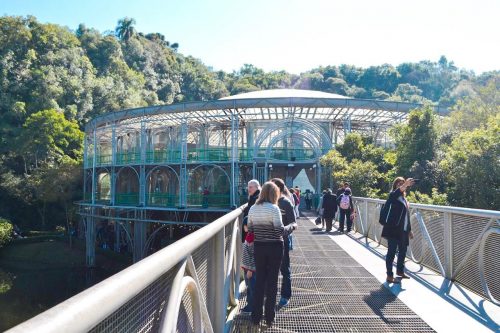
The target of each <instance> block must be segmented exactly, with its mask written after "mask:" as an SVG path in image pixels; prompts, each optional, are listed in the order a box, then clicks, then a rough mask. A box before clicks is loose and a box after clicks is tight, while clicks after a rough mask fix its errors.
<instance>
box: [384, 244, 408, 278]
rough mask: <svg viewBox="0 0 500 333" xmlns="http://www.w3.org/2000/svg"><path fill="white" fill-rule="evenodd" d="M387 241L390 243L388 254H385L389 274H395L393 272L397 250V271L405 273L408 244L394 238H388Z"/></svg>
mask: <svg viewBox="0 0 500 333" xmlns="http://www.w3.org/2000/svg"><path fill="white" fill-rule="evenodd" d="M387 243H388V247H387V255H386V256H385V266H386V268H387V276H393V275H394V274H393V273H392V263H393V262H394V257H395V256H396V251H397V252H398V260H397V262H396V272H397V273H403V272H404V269H405V257H406V250H407V248H408V246H407V245H406V244H403V242H402V241H400V240H398V239H394V238H388V239H387Z"/></svg>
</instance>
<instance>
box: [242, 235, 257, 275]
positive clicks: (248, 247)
mask: <svg viewBox="0 0 500 333" xmlns="http://www.w3.org/2000/svg"><path fill="white" fill-rule="evenodd" d="M241 268H243V269H247V270H249V271H252V272H255V257H254V251H253V242H252V243H249V242H248V241H246V240H245V242H244V243H243V254H242V256H241Z"/></svg>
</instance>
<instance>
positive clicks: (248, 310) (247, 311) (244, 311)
mask: <svg viewBox="0 0 500 333" xmlns="http://www.w3.org/2000/svg"><path fill="white" fill-rule="evenodd" d="M241 312H243V313H251V312H252V308H251V307H250V305H248V304H247V306H245V307H244V308H243V309H241Z"/></svg>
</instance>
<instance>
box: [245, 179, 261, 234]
mask: <svg viewBox="0 0 500 333" xmlns="http://www.w3.org/2000/svg"><path fill="white" fill-rule="evenodd" d="M247 191H248V204H247V206H246V207H245V209H243V221H246V219H247V216H248V212H249V211H250V207H252V206H253V205H254V204H255V201H257V198H258V197H259V194H260V183H259V181H258V180H257V179H252V180H250V181H249V182H248V184H247ZM247 232H248V226H247V223H243V227H242V229H241V242H245V237H246V234H247Z"/></svg>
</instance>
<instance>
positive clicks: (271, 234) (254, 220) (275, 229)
mask: <svg viewBox="0 0 500 333" xmlns="http://www.w3.org/2000/svg"><path fill="white" fill-rule="evenodd" d="M283 230H284V225H283V222H282V221H281V211H280V209H279V207H278V206H276V205H273V204H272V203H269V202H264V203H263V204H255V205H253V206H252V208H250V211H249V212H248V231H250V232H253V233H254V234H255V242H283Z"/></svg>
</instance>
